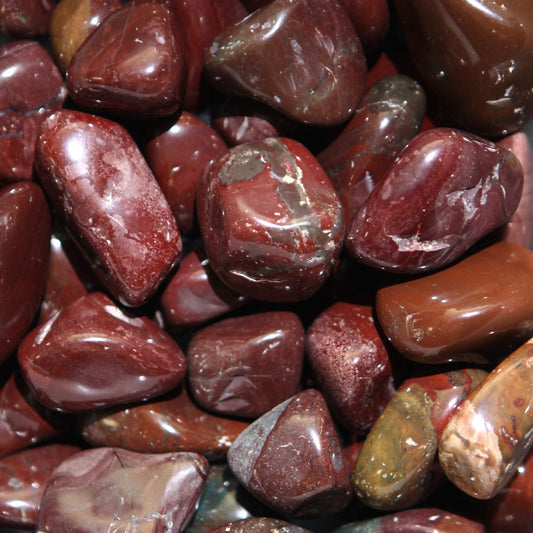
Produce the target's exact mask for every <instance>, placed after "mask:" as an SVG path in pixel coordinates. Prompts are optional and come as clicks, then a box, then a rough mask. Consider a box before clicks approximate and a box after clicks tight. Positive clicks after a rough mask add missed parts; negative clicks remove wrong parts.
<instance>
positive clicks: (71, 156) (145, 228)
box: [36, 110, 182, 306]
mask: <svg viewBox="0 0 533 533" xmlns="http://www.w3.org/2000/svg"><path fill="white" fill-rule="evenodd" d="M36 165H37V169H38V174H39V178H40V180H41V183H42V184H43V186H44V188H45V189H46V192H47V193H48V196H49V198H50V200H51V202H52V204H53V205H54V208H55V210H56V211H57V213H58V214H59V215H60V216H61V217H62V218H63V220H64V221H65V222H66V225H67V227H68V229H69V231H70V232H71V233H72V235H73V236H74V238H75V239H76V241H77V242H78V244H79V245H80V246H81V248H82V250H83V251H84V253H85V254H86V255H87V257H88V258H89V260H90V261H91V264H92V266H93V268H94V269H95V271H96V273H97V274H98V276H99V277H100V279H101V280H102V282H103V283H104V285H105V286H106V287H107V288H108V289H109V290H110V291H111V293H113V295H114V296H115V297H116V298H118V299H119V300H120V301H121V303H123V304H125V305H130V306H139V305H141V304H143V303H144V302H146V301H147V300H148V299H149V298H150V297H151V296H152V294H153V293H154V292H155V291H156V289H157V287H158V286H159V284H160V283H161V281H162V280H163V278H164V277H165V276H166V275H167V273H168V272H169V271H170V269H171V268H172V267H173V266H174V264H175V263H176V262H177V260H178V258H179V255H180V254H181V249H182V244H181V237H180V234H179V231H178V228H177V226H176V221H175V220H174V217H173V215H172V211H171V210H170V207H169V205H168V202H167V201H166V199H165V197H164V195H163V193H162V191H161V188H160V187H159V185H158V184H157V181H156V179H155V178H154V176H153V174H152V172H151V171H150V169H149V167H148V165H147V163H146V161H145V160H144V158H143V157H142V155H141V153H140V151H139V149H138V148H137V145H136V144H135V143H134V141H133V139H132V138H131V136H130V135H129V134H128V133H127V131H126V130H125V129H124V128H123V127H122V126H120V125H119V124H117V123H115V122H113V121H111V120H108V119H104V118H101V117H97V116H95V115H89V114H87V113H81V112H79V111H70V110H69V111H60V112H58V113H56V114H54V115H53V116H51V117H50V118H49V119H48V120H47V121H46V122H45V123H44V124H43V127H42V129H41V133H40V135H39V139H38V141H37V147H36Z"/></svg>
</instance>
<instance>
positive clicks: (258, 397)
mask: <svg viewBox="0 0 533 533" xmlns="http://www.w3.org/2000/svg"><path fill="white" fill-rule="evenodd" d="M303 356H304V330H303V327H302V324H301V322H300V319H299V318H298V316H297V315H295V314H294V313H291V312H289V311H270V312H263V313H254V314H250V315H246V316H242V317H237V318H227V319H226V320H222V321H220V322H217V323H216V324H212V325H210V326H207V327H205V328H203V329H201V330H199V331H198V332H196V333H195V335H194V336H193V338H192V339H191V341H190V342H189V346H188V349H187V377H188V380H189V388H190V390H191V393H192V396H193V397H194V399H195V400H196V401H197V402H198V404H199V405H200V406H202V407H203V408H204V409H206V410H208V411H212V412H215V413H219V414H225V415H230V416H231V415H232V416H244V417H252V418H255V417H258V416H261V415H263V414H264V413H266V412H267V411H269V410H270V409H272V408H273V407H275V406H276V405H278V404H279V403H281V402H282V401H284V400H287V399H288V398H290V397H292V396H294V394H296V393H297V392H298V389H299V386H300V376H301V373H302V366H303Z"/></svg>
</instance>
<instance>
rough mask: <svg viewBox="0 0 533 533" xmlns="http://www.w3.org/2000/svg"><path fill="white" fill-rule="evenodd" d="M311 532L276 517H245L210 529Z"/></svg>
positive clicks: (250, 532) (222, 532)
mask: <svg viewBox="0 0 533 533" xmlns="http://www.w3.org/2000/svg"><path fill="white" fill-rule="evenodd" d="M281 532H282V533H311V532H310V531H309V530H308V529H304V528H302V527H299V526H296V525H294V524H290V523H289V522H285V521H284V520H279V519H278V518H264V517H257V518H245V519H243V520H236V521H234V522H229V523H227V524H224V525H222V526H220V527H217V528H215V529H212V530H211V531H210V533H281Z"/></svg>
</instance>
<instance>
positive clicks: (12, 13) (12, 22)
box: [0, 0, 55, 38]
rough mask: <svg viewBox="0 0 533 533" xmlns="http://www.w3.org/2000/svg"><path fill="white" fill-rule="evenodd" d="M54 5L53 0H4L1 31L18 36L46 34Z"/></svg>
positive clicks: (0, 19)
mask: <svg viewBox="0 0 533 533" xmlns="http://www.w3.org/2000/svg"><path fill="white" fill-rule="evenodd" d="M54 7H55V3H54V2H53V1H52V0H2V8H1V9H0V33H5V34H7V35H10V36H12V37H18V38H24V37H38V36H42V35H45V34H46V33H47V32H48V26H49V24H50V18H51V17H52V12H53V10H54Z"/></svg>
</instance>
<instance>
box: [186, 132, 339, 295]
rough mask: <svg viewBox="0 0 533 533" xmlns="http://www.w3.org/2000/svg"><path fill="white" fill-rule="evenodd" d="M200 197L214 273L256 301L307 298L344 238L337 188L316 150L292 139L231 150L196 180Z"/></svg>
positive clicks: (204, 234) (321, 280)
mask: <svg viewBox="0 0 533 533" xmlns="http://www.w3.org/2000/svg"><path fill="white" fill-rule="evenodd" d="M196 202H197V212H198V222H199V226H200V231H201V233H202V237H203V242H204V247H205V250H206V253H207V256H208V257H209V260H210V264H211V266H212V268H213V270H214V271H215V273H216V274H217V276H218V277H219V278H220V279H221V280H222V281H223V282H224V283H226V284H227V285H228V286H229V287H231V288H232V289H233V290H235V291H236V292H239V293H242V294H244V295H246V296H250V297H251V298H257V299H260V300H270V301H298V300H304V299H306V298H309V297H310V296H311V295H312V294H313V293H315V292H316V291H317V290H318V289H319V288H320V287H321V286H322V285H323V283H324V282H325V281H326V279H327V277H328V275H329V273H330V271H331V269H332V267H333V264H334V262H335V260H336V258H337V256H338V254H339V252H340V248H341V246H342V243H343V236H344V221H343V215H342V208H341V206H340V202H339V200H338V198H337V195H336V193H335V190H334V189H333V186H332V185H331V183H330V181H329V180H328V178H327V176H326V174H325V173H324V171H323V170H322V168H321V167H320V165H319V164H318V162H317V161H316V159H315V158H314V157H313V156H312V154H311V153H310V152H309V151H308V150H307V149H306V148H305V147H304V146H303V145H301V144H299V143H298V142H296V141H293V140H290V139H284V138H280V139H277V138H270V139H266V140H264V141H261V142H256V143H249V144H243V145H239V146H236V147H234V148H232V149H231V150H229V151H228V152H226V153H225V154H224V155H223V156H222V157H221V158H219V159H218V160H217V161H216V163H215V164H214V165H213V166H211V168H210V170H209V172H208V173H205V174H204V175H203V176H202V178H201V179H200V181H199V182H198V190H197V196H196Z"/></svg>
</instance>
